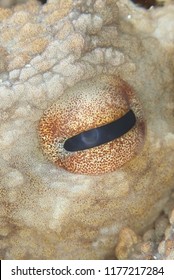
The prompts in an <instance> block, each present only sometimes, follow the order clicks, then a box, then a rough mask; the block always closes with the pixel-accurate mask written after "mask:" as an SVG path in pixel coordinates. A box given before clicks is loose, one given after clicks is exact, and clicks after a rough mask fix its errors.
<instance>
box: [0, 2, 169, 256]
mask: <svg viewBox="0 0 174 280" xmlns="http://www.w3.org/2000/svg"><path fill="white" fill-rule="evenodd" d="M167 2H168V3H167V4H166V5H163V6H161V7H151V8H150V9H144V8H143V7H140V6H138V5H136V4H134V3H133V2H131V1H128V0H122V1H121V0H104V1H101V0H95V1H94V0H89V1H83V0H79V1H75V0H74V1H73V0H72V1H71V0H68V1H59V0H52V1H51V0H50V1H47V3H46V4H44V5H42V4H41V3H40V2H39V1H34V0H31V1H28V2H26V3H25V4H21V5H14V6H13V7H12V8H2V7H1V8H0V151H1V153H0V235H1V240H0V257H1V259H110V258H115V256H116V258H138V257H137V256H139V258H141V254H140V253H139V252H140V251H141V252H142V250H143V249H141V248H145V249H144V252H147V253H148V256H150V257H149V258H152V256H156V258H158V257H159V258H160V256H164V258H166V255H167V254H168V256H169V258H172V256H173V255H172V254H173V253H171V252H170V253H168V251H167V249H166V251H165V248H167V247H165V246H167V245H166V244H169V245H170V244H171V243H170V242H169V243H166V242H168V240H172V236H171V235H172V233H171V234H170V233H169V230H168V231H167V232H168V235H167V233H166V237H165V238H166V240H165V241H164V242H163V243H160V244H161V245H160V248H159V250H160V251H159V252H161V255H160V256H159V255H158V254H157V253H156V251H153V250H151V247H150V245H149V247H148V249H147V244H145V245H144V247H143V242H147V241H149V240H151V239H153V238H152V236H153V234H152V235H150V237H147V235H148V234H146V232H148V229H149V230H150V229H151V230H152V231H153V230H156V228H157V231H158V230H159V232H160V233H161V232H163V233H164V228H165V226H166V225H167V223H168V222H167V219H168V218H166V216H163V215H164V214H161V213H164V212H162V211H165V210H164V209H166V208H165V207H167V206H166V205H168V203H169V204H170V205H171V204H172V203H173V200H172V203H171V202H170V201H171V198H170V197H171V192H172V189H173V187H174V183H173V182H174V180H173V179H174V172H173V166H174V126H173V123H174V115H173V111H174V32H173V30H174V4H173V1H167ZM101 74H104V75H116V76H119V77H120V78H121V79H122V80H124V81H125V82H126V83H128V84H129V86H130V87H131V88H132V89H133V91H134V93H135V94H136V96H137V98H138V99H139V100H140V102H141V104H142V108H143V114H144V119H145V123H146V133H145V137H144V141H145V142H144V146H143V148H142V149H141V150H140V151H139V153H137V154H136V155H135V156H134V157H133V158H131V159H130V160H129V161H127V162H126V163H125V164H124V165H123V166H122V167H120V168H118V169H117V170H115V171H113V172H107V173H104V174H100V175H89V174H86V175H84V174H76V173H73V172H72V173H70V172H68V171H66V170H65V169H63V168H62V167H58V166H56V165H54V163H52V162H51V161H49V160H48V159H47V157H45V155H44V154H43V153H42V147H41V143H40V140H39V136H38V125H39V121H40V119H41V118H42V116H43V114H44V111H45V110H47V109H48V108H49V107H50V106H51V105H52V104H53V103H55V102H57V100H59V98H60V97H61V98H62V97H63V96H65V99H66V93H67V91H68V90H69V89H71V88H72V87H73V86H76V85H77V84H78V83H80V84H81V82H83V81H84V80H87V79H89V81H90V79H92V78H94V77H96V76H98V75H101ZM106 92H107V85H106ZM104 95H105V92H103V98H104ZM123 95H124V91H123ZM98 106H100V103H99V104H98ZM105 113H106V112H104V111H103V115H102V114H101V115H100V116H101V117H103V118H105ZM72 114H73V108H72ZM60 118H61V116H60ZM78 123H79V125H81V123H80V119H79V118H78ZM172 205H173V204H172ZM166 215H167V214H166ZM169 217H170V218H169V219H170V223H171V225H172V224H173V214H169ZM159 220H161V221H162V222H161V223H159V224H160V225H161V224H162V225H163V226H161V227H163V231H162V230H161V229H160V226H158V227H157V226H156V228H155V229H153V225H154V223H155V221H156V225H157V223H158V221H159ZM129 235H130V236H131V238H132V240H133V241H132V243H131V244H130V243H129V240H130V239H129ZM144 235H145V237H144ZM159 235H160V234H159ZM126 236H128V243H127V239H126ZM143 238H144V239H143ZM160 238H161V239H160ZM160 238H158V239H155V242H160V241H161V240H162V238H163V237H162V234H161V235H160ZM123 239H124V240H123ZM156 240H157V241H156ZM122 242H123V243H122ZM138 242H139V244H140V245H139V247H138V246H137V247H136V250H137V254H136V255H135V254H131V253H130V252H131V250H130V252H126V253H125V252H124V254H123V252H122V249H121V248H122V244H123V246H124V245H125V244H126V246H127V247H128V249H129V248H131V246H135V244H137V243H138ZM120 244H121V245H120ZM169 245H168V246H169ZM156 246H157V245H156ZM115 248H116V249H115ZM148 250H149V251H148ZM166 252H167V253H166Z"/></svg>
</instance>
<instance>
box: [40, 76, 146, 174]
mask: <svg viewBox="0 0 174 280" xmlns="http://www.w3.org/2000/svg"><path fill="white" fill-rule="evenodd" d="M130 109H132V110H133V111H134V113H135V115H136V125H135V126H134V127H133V128H132V129H131V130H130V131H128V132H127V133H125V134H124V135H122V136H121V137H119V138H118V139H115V140H113V141H111V142H108V143H105V144H103V145H101V146H98V147H94V148H91V149H87V150H84V151H78V152H67V151H66V150H65V149H64V147H63V145H64V142H65V140H67V139H68V138H70V137H72V136H74V135H77V134H79V133H81V132H83V131H87V130H89V129H92V128H96V127H100V126H102V125H105V124H108V123H111V122H113V121H115V120H117V119H119V118H121V117H122V116H124V115H125V114H126V113H127V112H128V111H129V110H130ZM38 132H39V136H40V143H41V146H42V149H43V152H44V153H45V154H46V155H47V157H48V158H49V159H50V160H51V161H53V162H54V163H55V164H56V165H58V166H61V167H64V168H65V169H67V170H68V171H71V172H74V173H81V174H101V173H106V172H111V171H114V170H116V169H118V168H119V167H121V166H122V165H123V164H125V163H126V162H128V161H129V160H130V159H131V158H132V157H134V156H135V155H136V154H137V153H138V152H140V149H141V148H142V146H143V144H144V141H145V120H144V119H143V111H142V108H141V105H140V102H139V101H138V100H137V97H136V94H135V93H134V92H133V90H132V89H131V88H130V86H129V85H128V84H127V83H125V82H124V81H123V80H121V79H120V78H119V77H117V76H99V77H96V78H94V79H89V80H86V81H85V82H82V83H78V84H77V85H76V86H75V87H73V88H72V89H70V90H69V91H68V92H66V93H65V94H64V95H63V96H61V97H60V98H59V99H58V100H57V102H56V103H55V104H53V105H52V106H51V107H50V108H49V109H48V110H47V111H46V112H45V113H44V115H43V117H42V118H41V120H40V122H39V127H38Z"/></svg>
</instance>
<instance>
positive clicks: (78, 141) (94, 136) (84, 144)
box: [64, 110, 136, 152]
mask: <svg viewBox="0 0 174 280" xmlns="http://www.w3.org/2000/svg"><path fill="white" fill-rule="evenodd" d="M135 123H136V117H135V114H134V112H133V111H132V110H129V111H128V112H127V113H126V114H125V115H124V116H122V117H121V118H119V119H117V120H115V121H113V122H111V123H108V124H106V125H103V126H100V127H97V128H93V129H90V130H88V131H84V132H81V133H80V134H77V135H75V136H72V137H71V138H68V139H67V140H66V141H65V143H64V149H65V150H66V151H69V152H77V151H83V150H86V149H90V148H94V147H96V146H100V145H102V144H105V143H108V142H110V141H113V140H114V139H116V138H119V137H121V136H122V135H124V134H125V133H127V132H128V131H129V130H130V129H131V128H133V126H134V125H135ZM85 139H86V141H85Z"/></svg>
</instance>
